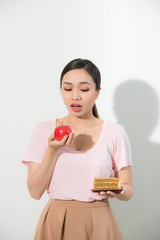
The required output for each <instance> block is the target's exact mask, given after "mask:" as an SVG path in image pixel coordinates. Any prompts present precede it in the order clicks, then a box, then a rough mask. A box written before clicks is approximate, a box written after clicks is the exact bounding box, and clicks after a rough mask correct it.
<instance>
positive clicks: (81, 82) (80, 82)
mask: <svg viewBox="0 0 160 240" xmlns="http://www.w3.org/2000/svg"><path fill="white" fill-rule="evenodd" d="M63 84H68V85H72V83H70V82H63ZM79 84H88V85H91V84H90V83H89V82H80V83H79Z"/></svg>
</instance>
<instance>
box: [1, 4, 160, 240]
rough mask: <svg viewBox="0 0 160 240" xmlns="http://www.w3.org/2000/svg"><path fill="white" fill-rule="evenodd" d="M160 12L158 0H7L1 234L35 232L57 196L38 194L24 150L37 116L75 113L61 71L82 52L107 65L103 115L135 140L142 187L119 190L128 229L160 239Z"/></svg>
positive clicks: (116, 205) (127, 238) (117, 208)
mask: <svg viewBox="0 0 160 240" xmlns="http://www.w3.org/2000/svg"><path fill="white" fill-rule="evenodd" d="M159 12H160V2H159V1H156V0H150V1H149V0H146V1H145V0H132V1H131V0H126V1H125V0H121V1H119V0H114V1H109V0H101V1H96V0H81V1H75V0H68V1H51V0H46V1H42V0H39V1H36V0H32V1H29V0H26V1H11V0H10V1H9V0H6V1H3V0H1V1H0V83H1V84H0V91H1V92H0V114H1V124H0V134H1V137H0V141H1V142H0V146H1V147H0V155H1V167H0V189H1V197H0V239H2V240H8V239H11V238H12V239H15V240H21V239H23V240H30V239H33V236H34V231H35V227H36V224H37V221H38V218H39V215H40V213H41V211H42V209H43V207H44V205H45V203H46V202H47V200H48V196H47V195H44V196H43V197H42V199H41V200H39V201H37V200H34V199H32V198H31V197H30V196H29V194H28V190H27V186H26V177H27V168H26V167H24V166H23V165H22V164H21V160H22V158H23V155H24V152H25V150H26V147H27V144H28V142H29V139H30V137H31V134H32V131H33V128H34V126H35V125H36V124H37V123H38V122H41V121H45V120H50V119H52V118H55V117H57V116H58V117H61V116H63V115H65V114H66V110H65V107H64V106H63V102H62V99H61V96H60V91H59V76H60V73H61V70H62V68H63V67H64V66H65V64H66V63H68V62H69V61H70V60H72V59H74V58H77V57H81V58H88V59H90V60H92V61H93V62H94V63H95V64H96V65H97V66H98V67H99V69H100V71H101V74H102V92H101V96H100V97H99V99H98V100H97V106H98V109H99V112H100V116H101V118H102V119H108V120H110V121H115V122H120V123H121V124H123V125H124V126H125V127H126V130H127V132H128V134H129V137H130V140H131V144H132V152H133V163H134V167H133V180H134V188H135V195H134V197H133V198H132V199H131V200H130V201H129V202H120V201H118V200H116V199H114V200H111V205H112V209H113V212H114V214H115V217H116V219H117V221H118V224H119V226H120V229H121V232H122V234H123V239H124V240H135V239H136V240H142V239H145V240H150V239H154V240H157V239H160V230H159V226H158V224H159V222H158V218H159V217H160V208H159V197H160V194H159V188H160V184H159V178H158V176H159V168H160V161H159V156H160V155H159V153H160V120H159V115H160V114H159V113H160V111H159V100H160V99H159V98H160V84H159V80H160V71H159V64H160V58H159V56H160V44H159V43H160V28H159V26H160V14H159ZM154 181H155V182H154ZM152 184H153V185H152Z"/></svg>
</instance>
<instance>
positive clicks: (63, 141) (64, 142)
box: [59, 135, 69, 145]
mask: <svg viewBox="0 0 160 240" xmlns="http://www.w3.org/2000/svg"><path fill="white" fill-rule="evenodd" d="M68 137H69V136H68V135H65V136H64V137H63V138H62V140H61V141H59V143H60V145H65V144H66V142H67V139H68Z"/></svg>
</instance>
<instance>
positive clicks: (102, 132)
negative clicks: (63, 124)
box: [55, 120, 105, 154]
mask: <svg viewBox="0 0 160 240" xmlns="http://www.w3.org/2000/svg"><path fill="white" fill-rule="evenodd" d="M55 125H56V120H55ZM104 135H105V121H104V120H103V123H102V129H101V134H100V136H99V138H98V140H97V142H96V143H95V144H94V145H93V147H91V148H89V149H87V150H80V151H79V150H75V149H73V148H70V147H68V146H64V147H63V149H65V150H66V151H67V152H71V153H79V154H80V153H89V152H93V151H95V150H96V149H97V148H98V147H99V145H100V144H101V142H102V140H103V137H104Z"/></svg>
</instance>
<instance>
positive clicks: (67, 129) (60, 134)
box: [54, 125, 72, 141]
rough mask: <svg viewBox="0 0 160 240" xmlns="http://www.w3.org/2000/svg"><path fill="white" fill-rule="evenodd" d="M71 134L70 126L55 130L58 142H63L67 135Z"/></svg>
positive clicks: (61, 126)
mask: <svg viewBox="0 0 160 240" xmlns="http://www.w3.org/2000/svg"><path fill="white" fill-rule="evenodd" d="M71 132H72V130H71V128H70V126H65V125H59V126H58V127H56V128H55V130H54V136H55V139H56V140H57V141H61V140H62V139H63V137H64V136H65V135H69V134H70V133H71Z"/></svg>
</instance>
